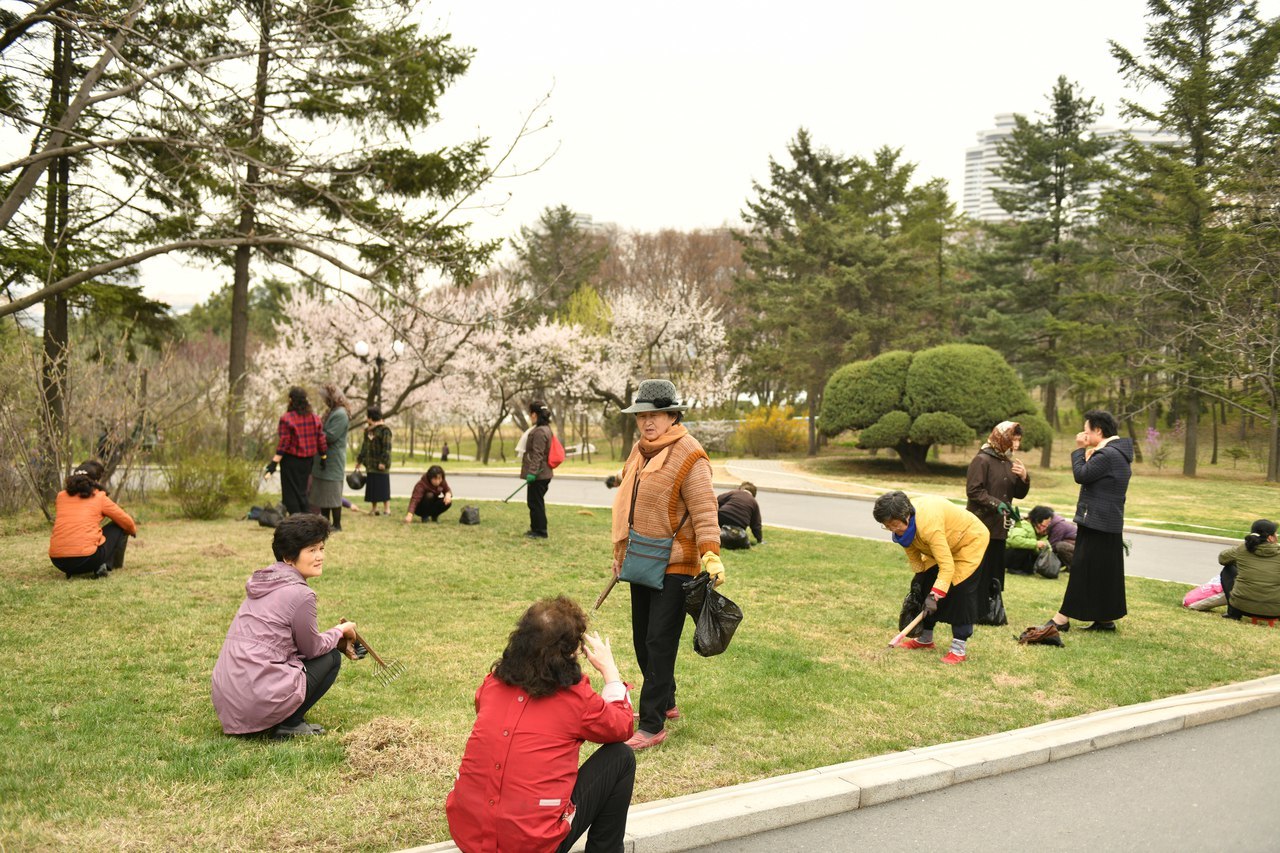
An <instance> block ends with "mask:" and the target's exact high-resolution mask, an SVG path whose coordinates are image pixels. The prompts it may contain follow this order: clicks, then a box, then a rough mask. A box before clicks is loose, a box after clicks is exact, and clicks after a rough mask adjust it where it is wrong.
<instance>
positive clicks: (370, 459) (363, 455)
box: [356, 406, 391, 515]
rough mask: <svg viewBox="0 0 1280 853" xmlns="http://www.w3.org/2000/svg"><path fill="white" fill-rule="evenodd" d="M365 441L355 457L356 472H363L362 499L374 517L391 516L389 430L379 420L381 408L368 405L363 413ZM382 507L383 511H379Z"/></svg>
mask: <svg viewBox="0 0 1280 853" xmlns="http://www.w3.org/2000/svg"><path fill="white" fill-rule="evenodd" d="M365 418H366V419H367V421H366V423H365V425H364V440H363V441H361V442H360V452H359V454H357V455H356V470H357V471H359V470H360V468H361V467H362V466H363V467H364V469H365V472H366V479H365V483H364V499H365V500H366V501H368V502H369V505H370V506H369V508H370V510H371V511H372V512H373V514H374V515H390V514H391V474H390V471H391V427H389V426H387V425H386V423H385V422H384V421H383V420H382V409H381V408H379V407H378V406H370V407H369V408H368V409H367V410H366V411H365ZM378 504H382V510H381V511H379V510H378Z"/></svg>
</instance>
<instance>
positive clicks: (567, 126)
mask: <svg viewBox="0 0 1280 853" xmlns="http://www.w3.org/2000/svg"><path fill="white" fill-rule="evenodd" d="M1261 7H1262V10H1263V12H1264V13H1265V14H1270V15H1275V14H1277V13H1280V0H1264V2H1263V3H1262V4H1261ZM1145 10H1146V3H1145V2H1142V0H1075V2H1072V3H1060V2H1053V3H1050V2H1044V0H971V2H955V0H916V1H915V2H910V3H885V2H875V3H868V2H863V1H862V0H853V2H846V3H843V4H840V3H832V2H830V0H826V2H821V3H820V2H816V1H815V0H789V2H772V3H766V2H756V1H755V0H734V2H727V0H683V2H679V3H677V2H668V0H651V2H649V3H645V4H631V3H629V4H621V3H600V2H598V0H597V2H584V0H560V2H555V3H530V2H528V0H522V2H516V1H515V0H434V1H433V2H431V3H430V4H429V5H426V6H424V7H423V16H424V20H426V21H427V22H429V23H430V24H431V25H433V26H434V27H435V28H437V29H439V30H443V31H445V32H449V33H452V34H453V37H454V41H455V42H456V43H457V44H460V45H466V46H470V47H473V48H474V49H475V51H476V54H475V58H474V61H473V63H472V66H471V70H470V71H469V72H468V74H467V75H466V76H465V77H464V78H463V79H462V80H461V81H460V82H459V83H458V84H457V85H456V86H455V87H454V88H453V89H452V90H451V91H450V92H449V93H448V94H447V95H446V97H445V99H444V101H443V103H442V104H441V111H442V114H443V119H444V121H443V124H442V125H441V126H440V127H439V128H436V129H435V130H434V131H433V132H431V133H430V134H428V135H426V136H424V137H423V138H422V139H421V140H419V141H420V142H421V143H423V144H428V145H440V144H445V143H447V142H450V141H459V140H461V139H463V138H468V137H473V136H475V135H485V136H488V137H490V138H491V140H492V141H493V146H494V148H495V149H498V148H503V147H505V145H506V143H507V142H508V141H510V139H511V138H512V137H513V136H514V134H515V133H516V131H517V129H518V127H519V125H520V122H521V121H522V120H523V119H524V117H525V116H526V114H527V113H528V112H529V111H530V110H531V109H533V108H534V107H535V106H536V105H537V103H538V102H539V101H540V100H541V99H542V98H543V96H544V95H547V94H548V93H549V99H548V100H547V102H546V104H545V106H544V108H543V110H542V112H541V113H540V116H541V120H542V121H546V120H550V122H551V125H550V127H548V128H547V129H546V130H544V131H541V132H540V133H538V134H536V135H534V136H532V137H530V138H527V139H526V140H524V142H523V143H522V144H521V145H520V146H519V147H518V149H517V151H516V154H515V156H514V159H513V161H512V163H511V166H512V167H514V168H516V169H518V170H527V169H529V168H531V167H533V166H535V165H537V164H539V163H541V162H542V161H543V160H544V159H546V158H547V157H550V158H551V159H550V160H549V161H548V162H546V163H545V164H544V165H542V166H541V168H540V169H538V170H537V171H536V172H534V173H532V174H527V175H525V176H523V177H516V178H510V179H504V180H501V181H498V182H496V183H495V185H494V186H493V188H492V189H491V190H490V191H489V192H488V193H487V194H486V196H485V198H484V202H485V205H484V206H481V207H478V208H477V209H473V210H470V211H467V212H466V216H467V217H469V218H470V219H472V220H473V221H474V222H475V226H476V228H475V233H476V235H477V236H480V237H509V236H512V235H514V234H515V233H516V232H517V230H518V229H519V227H520V226H521V225H528V224H530V223H532V222H533V221H534V220H536V218H537V216H538V214H539V213H540V212H541V211H542V210H543V209H544V208H546V207H548V206H552V205H557V204H565V205H568V206H569V207H570V208H572V209H573V210H575V211H577V212H580V213H583V214H587V215H589V216H591V217H592V218H593V219H594V220H596V221H597V222H606V223H614V224H617V225H618V226H621V227H623V228H628V229H640V230H655V229H659V228H666V227H671V228H679V229H694V228H712V227H717V226H720V225H724V224H726V223H729V224H733V223H736V222H738V220H739V212H740V211H741V210H742V208H743V205H744V202H745V201H746V199H747V198H748V197H749V196H750V195H751V182H752V181H753V180H763V179H765V177H766V176H767V166H768V160H769V157H770V156H773V157H777V158H782V157H784V155H785V146H786V144H787V142H788V141H789V140H790V139H792V138H793V137H794V136H795V133H796V131H797V129H799V128H800V127H802V126H803V127H806V128H808V129H809V130H810V131H811V133H812V135H813V137H814V139H815V141H816V142H817V143H818V144H819V145H822V146H825V147H827V148H830V149H833V150H835V151H838V152H841V153H844V154H869V153H870V152H872V151H874V150H875V149H876V148H878V147H880V146H882V145H891V146H894V147H900V148H902V149H903V155H904V157H905V158H906V159H907V160H909V161H912V162H915V163H918V164H919V168H918V171H917V176H918V178H919V179H920V180H925V179H928V178H932V177H940V178H944V179H945V180H946V181H947V183H948V185H949V187H950V191H951V196H952V198H953V200H955V201H956V203H957V205H959V200H960V198H961V195H962V191H963V175H964V152H965V149H966V148H967V147H970V146H972V145H973V144H974V143H975V135H976V134H977V133H978V132H979V131H981V130H983V129H985V128H989V127H992V126H994V120H995V115H996V114H997V113H1005V112H1019V113H1028V114H1029V113H1035V112H1037V111H1040V110H1042V109H1044V107H1045V105H1046V101H1045V97H1046V95H1047V94H1048V92H1049V91H1050V89H1051V88H1052V86H1053V84H1054V81H1055V80H1056V79H1057V76H1058V75H1059V74H1066V75H1067V76H1068V77H1069V78H1070V79H1071V80H1073V81H1076V82H1078V83H1080V84H1081V86H1082V88H1083V92H1084V94H1086V95H1090V96H1093V97H1096V98H1097V99H1098V103H1099V104H1101V105H1102V106H1103V107H1104V108H1105V115H1104V117H1103V119H1102V123H1103V124H1108V125H1119V124H1122V123H1123V122H1122V119H1121V118H1120V116H1119V105H1120V99H1121V98H1122V97H1134V95H1135V93H1133V92H1132V91H1131V90H1127V89H1126V88H1125V86H1124V82H1123V81H1122V80H1121V79H1120V77H1119V76H1118V74H1117V72H1116V62H1115V60H1114V59H1112V57H1111V55H1110V50H1109V47H1108V40H1109V39H1114V40H1116V41H1118V42H1119V43H1121V44H1123V45H1124V46H1125V47H1128V48H1130V49H1131V50H1134V51H1135V52H1140V51H1141V48H1142V37H1143V34H1144V32H1145V25H1144V21H1143V15H1144V13H1145ZM493 205H500V207H496V208H495V207H493ZM223 280H225V278H223V277H221V276H216V275H210V274H208V273H196V272H194V271H190V270H184V269H183V268H182V267H180V266H178V265H176V264H173V263H163V264H157V265H155V266H154V267H151V268H148V269H147V270H146V271H145V272H144V276H143V283H144V285H145V286H146V288H147V290H148V292H149V293H151V294H152V295H154V296H156V297H157V298H161V299H165V300H167V301H170V302H171V303H173V304H174V305H175V307H185V306H189V305H190V304H191V303H192V302H195V301H199V300H201V299H203V298H204V297H205V296H206V295H207V294H208V292H209V291H210V290H211V289H212V288H213V287H215V286H216V285H217V284H219V283H221V281H223Z"/></svg>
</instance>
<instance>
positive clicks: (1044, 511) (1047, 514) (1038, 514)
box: [1027, 505, 1053, 524]
mask: <svg viewBox="0 0 1280 853" xmlns="http://www.w3.org/2000/svg"><path fill="white" fill-rule="evenodd" d="M1027 518H1029V519H1031V523H1032V524H1039V523H1040V522H1042V521H1048V520H1049V519H1051V518H1053V510H1052V509H1051V508H1050V507H1047V506H1043V505H1042V506H1037V507H1033V508H1032V510H1031V512H1030V513H1028V514H1027Z"/></svg>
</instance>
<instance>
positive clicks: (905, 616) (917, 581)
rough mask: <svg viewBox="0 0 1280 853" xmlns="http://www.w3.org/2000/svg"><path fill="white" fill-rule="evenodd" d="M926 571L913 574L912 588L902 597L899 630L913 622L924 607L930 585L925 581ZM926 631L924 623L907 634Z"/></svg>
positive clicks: (918, 634)
mask: <svg viewBox="0 0 1280 853" xmlns="http://www.w3.org/2000/svg"><path fill="white" fill-rule="evenodd" d="M924 577H925V575H924V573H921V574H918V575H913V576H912V578H911V589H910V590H908V591H907V597H906V598H904V599H902V611H901V612H899V613H898V630H899V631H901V630H902V629H903V628H905V627H907V626H908V625H910V624H911V620H912V619H914V618H916V616H917V615H918V614H919V613H920V611H921V610H923V609H924V597H925V596H926V595H928V594H929V590H928V589H926V587H927V586H928V585H927V584H926V583H925V582H924ZM922 633H924V624H923V623H920V624H917V625H916V626H915V627H914V628H912V629H911V632H910V633H909V634H907V636H908V637H911V638H913V639H914V638H915V637H919V636H920V635H921V634H922Z"/></svg>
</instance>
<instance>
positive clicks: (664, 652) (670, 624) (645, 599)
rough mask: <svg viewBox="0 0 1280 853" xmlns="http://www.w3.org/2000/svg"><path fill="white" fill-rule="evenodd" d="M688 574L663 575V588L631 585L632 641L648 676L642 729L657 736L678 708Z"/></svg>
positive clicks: (642, 704) (642, 691)
mask: <svg viewBox="0 0 1280 853" xmlns="http://www.w3.org/2000/svg"><path fill="white" fill-rule="evenodd" d="M688 580H689V576H688V575H663V577H662V589H650V588H649V587H647V586H640V585H639V584H634V583H633V584H632V585H631V642H632V645H634V647H635V650H636V663H638V664H639V665H640V673H641V675H642V676H643V677H644V686H643V687H642V688H641V689H640V728H641V729H642V730H643V731H646V732H648V733H649V734H657V733H658V732H660V731H662V729H663V727H664V726H665V725H666V719H667V718H666V713H667V711H669V710H671V709H672V708H674V707H675V706H676V653H677V652H678V651H679V650H680V635H681V633H683V632H684V616H685V614H684V584H685V582H686V581H688Z"/></svg>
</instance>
